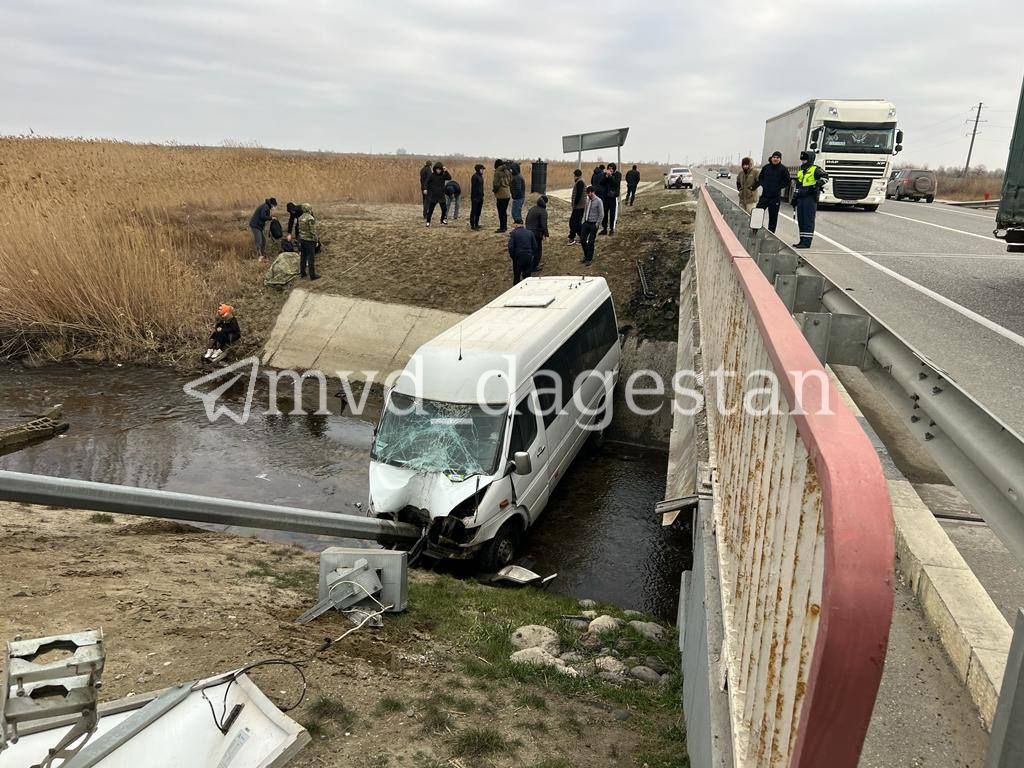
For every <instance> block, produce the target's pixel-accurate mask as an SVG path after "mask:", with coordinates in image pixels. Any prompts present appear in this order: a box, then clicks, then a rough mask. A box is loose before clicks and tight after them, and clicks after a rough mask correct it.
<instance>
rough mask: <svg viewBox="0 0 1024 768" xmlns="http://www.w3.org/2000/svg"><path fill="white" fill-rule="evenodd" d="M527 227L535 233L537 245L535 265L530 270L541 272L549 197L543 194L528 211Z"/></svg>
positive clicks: (546, 231) (546, 234)
mask: <svg viewBox="0 0 1024 768" xmlns="http://www.w3.org/2000/svg"><path fill="white" fill-rule="evenodd" d="M526 228H527V229H528V230H530V231H531V232H532V233H533V238H534V240H536V241H537V247H536V249H535V250H534V254H533V266H532V267H531V268H530V272H531V273H533V272H540V259H541V256H542V255H543V254H544V238H545V237H547V236H548V198H547V196H545V195H541V196H540V197H538V198H537V204H536V205H535V206H533V207H532V208H531V209H530V210H529V211H527V212H526Z"/></svg>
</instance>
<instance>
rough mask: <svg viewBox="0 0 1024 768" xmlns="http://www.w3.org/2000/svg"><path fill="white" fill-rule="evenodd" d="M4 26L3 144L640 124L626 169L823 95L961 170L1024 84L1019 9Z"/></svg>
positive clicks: (383, 144)
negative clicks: (849, 104) (895, 118)
mask: <svg viewBox="0 0 1024 768" xmlns="http://www.w3.org/2000/svg"><path fill="white" fill-rule="evenodd" d="M994 19H998V20H999V21H998V25H999V34H998V35H993V34H992V23H993V22H992V20H994ZM4 22H5V23H4V25H3V28H2V29H0V67H2V68H3V71H4V72H5V74H6V75H7V77H6V78H5V79H6V80H7V82H8V83H9V84H10V85H9V87H8V89H7V93H6V94H5V109H4V110H3V111H2V113H0V131H2V132H5V133H21V132H24V131H27V130H28V129H29V128H30V127H31V128H32V129H33V130H35V132H36V133H43V134H57V135H84V136H110V137H116V138H128V139H137V140H147V141H170V140H175V141H180V142H187V143H217V142H219V141H221V140H222V139H225V138H231V139H235V140H239V141H257V142H259V143H260V144H263V145H264V146H279V147H285V148H304V149H333V150H339V151H371V150H372V151H377V152H390V151H393V150H394V149H395V148H397V147H400V146H401V147H404V148H406V149H408V150H410V151H413V152H423V153H428V154H438V153H453V152H463V153H466V154H481V155H498V154H502V155H515V156H522V157H531V156H547V157H557V156H558V155H559V150H560V136H561V135H562V134H563V133H573V132H577V131H581V130H598V129H604V128H616V127H619V126H623V125H628V126H630V128H631V130H630V136H629V139H628V141H627V145H626V147H625V148H624V157H626V158H629V159H645V160H658V161H667V160H668V159H669V158H671V159H672V160H673V161H682V160H687V159H688V160H690V161H691V162H692V161H699V160H702V159H704V158H707V159H708V160H709V161H712V160H715V159H717V158H720V157H726V156H731V157H733V158H735V157H736V155H737V154H739V153H746V152H748V151H749V150H754V152H755V154H756V155H759V154H760V148H761V144H762V136H763V130H764V121H765V119H766V118H767V117H770V116H772V115H775V114H778V113H779V112H782V111H784V110H786V109H788V108H790V107H793V106H795V105H796V104H798V103H800V102H802V101H805V100H806V99H808V98H812V97H830V98H888V99H891V100H893V101H894V102H895V103H896V104H897V107H898V108H899V112H900V122H901V126H902V127H903V128H904V130H905V132H906V141H905V146H906V150H905V153H904V154H903V155H902V156H901V159H905V160H907V161H910V162H914V163H930V164H932V165H938V164H956V163H959V162H962V159H963V156H964V155H965V154H966V149H967V142H968V139H967V138H966V137H965V136H964V133H965V130H966V128H967V127H966V126H965V124H964V120H965V119H966V118H967V117H968V110H969V108H970V107H971V105H972V104H977V102H978V101H984V102H985V103H986V104H988V105H990V106H991V108H992V111H991V112H989V111H987V110H985V111H983V115H982V117H983V119H986V120H988V121H989V122H988V123H985V124H983V132H982V134H981V135H980V136H979V140H978V143H977V145H976V148H975V160H976V162H978V163H984V164H985V165H988V166H990V167H996V166H1001V165H1003V164H1004V163H1005V158H1006V152H1007V148H1008V145H1009V135H1010V130H1011V125H1012V122H1013V117H1014V109H1015V107H1016V103H1017V96H1018V93H1019V88H1020V84H1021V76H1022V74H1024V72H1022V69H1021V62H1020V59H1019V55H1018V53H1017V50H1018V48H1019V47H1018V46H1015V45H1014V43H1013V41H1015V40H1019V39H1021V37H1022V35H1024V18H1022V15H1021V14H1019V13H1018V12H1016V3H1012V4H1011V2H1009V0H983V1H982V2H978V3H972V4H965V3H960V2H952V1H951V0H945V1H940V2H929V3H925V2H921V1H919V0H908V1H907V2H904V3H901V4H898V6H893V5H892V4H891V3H888V2H880V1H878V0H864V1H863V2H859V3H856V4H832V6H831V7H830V6H829V5H822V4H815V5H811V4H807V3H800V2H795V0H777V1H776V2H773V3H771V4H759V5H754V4H751V3H746V2H738V0H720V1H719V2H715V3H704V4H700V5H691V4H682V3H664V2H655V1H654V0H632V2H629V3H621V2H611V1H610V0H596V1H594V2H590V3H588V4H586V5H583V6H581V5H579V4H576V3H571V4H570V3H540V2H536V1H535V0H527V2H521V3H516V4H511V3H503V4H493V5H491V4H485V3H479V2H473V1H472V0H457V1H456V2H446V3H438V2H436V0H432V1H431V2H426V1H425V0H394V1H393V2H386V3H384V2H379V3H366V2H360V3H357V2H327V1H326V0H308V1H307V2H304V3H302V4H299V5H295V6H294V7H290V6H286V5H281V4H280V3H271V2H266V1H265V0H246V1H245V2H241V0H204V2H199V1H198V0H180V1H178V0H176V1H175V2H170V0H154V2H147V3H144V4H143V3H134V2H127V1H122V0H101V1H100V2H94V3H89V4H84V3H79V2H74V1H73V0H36V2H33V3H23V4H19V5H18V6H12V7H9V8H8V9H6V10H5V19H4Z"/></svg>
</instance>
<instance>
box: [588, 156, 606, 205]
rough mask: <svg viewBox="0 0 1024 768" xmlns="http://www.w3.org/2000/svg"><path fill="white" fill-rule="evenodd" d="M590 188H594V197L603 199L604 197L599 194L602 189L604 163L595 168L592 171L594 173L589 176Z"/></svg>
mask: <svg viewBox="0 0 1024 768" xmlns="http://www.w3.org/2000/svg"><path fill="white" fill-rule="evenodd" d="M590 186H592V187H593V188H594V194H595V195H597V196H598V197H604V195H602V194H601V192H602V190H603V189H604V163H601V165H599V166H597V168H595V169H594V172H593V173H592V174H590Z"/></svg>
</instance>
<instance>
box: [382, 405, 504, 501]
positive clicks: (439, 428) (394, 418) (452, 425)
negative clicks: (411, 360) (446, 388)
mask: <svg viewBox="0 0 1024 768" xmlns="http://www.w3.org/2000/svg"><path fill="white" fill-rule="evenodd" d="M488 411H490V412H488ZM504 421H505V411H504V410H500V411H499V410H498V408H496V407H493V406H492V407H490V408H489V409H487V410H485V409H483V408H481V407H480V406H477V405H470V404H465V403H444V402H438V401H435V400H421V399H418V398H414V397H410V396H409V395H403V394H401V393H399V392H394V393H392V395H391V399H390V401H389V402H388V407H387V410H386V411H385V413H384V417H383V418H382V419H381V422H380V429H379V430H378V432H377V439H376V441H375V443H374V447H373V454H372V458H374V459H376V460H377V461H381V462H384V463H386V464H392V465H394V466H396V467H405V468H407V469H412V470H416V471H417V472H444V473H445V475H447V476H448V477H449V479H451V480H455V481H456V482H459V481H461V480H465V479H466V478H467V477H471V476H472V475H481V474H485V475H489V474H493V473H494V471H495V468H496V464H497V461H498V450H499V448H500V446H501V429H502V425H503V424H504Z"/></svg>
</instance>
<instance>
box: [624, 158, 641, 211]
mask: <svg viewBox="0 0 1024 768" xmlns="http://www.w3.org/2000/svg"><path fill="white" fill-rule="evenodd" d="M639 184H640V171H638V170H637V169H636V166H635V165H634V166H633V167H632V168H631V169H630V170H628V171H626V205H632V204H633V201H634V200H636V188H637V186H639Z"/></svg>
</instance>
